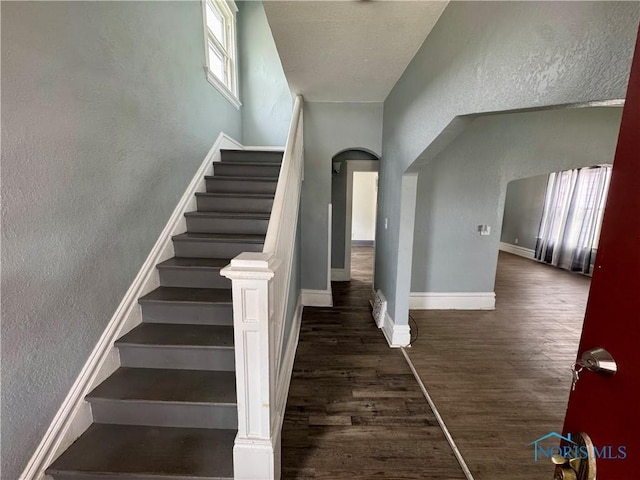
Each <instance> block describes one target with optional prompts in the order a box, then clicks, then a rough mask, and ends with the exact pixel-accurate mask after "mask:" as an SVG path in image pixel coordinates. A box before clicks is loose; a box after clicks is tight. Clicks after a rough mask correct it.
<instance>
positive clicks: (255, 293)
mask: <svg viewBox="0 0 640 480" xmlns="http://www.w3.org/2000/svg"><path fill="white" fill-rule="evenodd" d="M275 270H276V266H275V265H274V258H273V254H271V253H261V252H260V253H258V252H255V253H254V252H246V253H242V254H240V255H238V256H237V257H236V258H234V259H233V260H231V264H230V265H229V266H227V267H225V268H224V269H222V271H221V274H222V275H224V276H225V277H227V278H229V279H231V281H232V284H233V328H234V341H235V358H236V390H237V398H238V436H237V437H236V441H235V445H234V447H233V465H234V466H233V468H234V478H235V480H277V479H279V478H280V442H279V440H276V441H275V442H274V432H273V431H272V430H273V427H272V425H273V421H272V420H273V416H274V414H275V408H276V399H275V392H276V389H275V381H276V370H275V364H274V358H275V356H274V355H273V354H271V351H272V349H273V348H274V345H273V339H272V335H270V322H269V317H270V316H271V313H272V311H273V303H272V302H271V301H270V291H272V288H271V287H272V285H271V283H272V279H273V277H274V274H275ZM275 437H276V438H278V439H279V435H275Z"/></svg>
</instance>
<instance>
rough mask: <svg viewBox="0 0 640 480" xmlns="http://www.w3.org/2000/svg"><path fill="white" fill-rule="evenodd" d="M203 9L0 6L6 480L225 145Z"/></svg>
mask: <svg viewBox="0 0 640 480" xmlns="http://www.w3.org/2000/svg"><path fill="white" fill-rule="evenodd" d="M201 22H202V19H201V6H200V3H199V2H141V3H138V2H68V3H66V2H65V3H57V2H3V3H2V147H3V148H2V174H3V179H2V180H3V181H2V200H3V202H2V296H3V298H2V300H3V301H2V367H3V368H2V435H3V442H2V478H6V479H12V480H13V479H17V478H18V476H19V474H20V473H21V471H22V470H23V468H24V467H25V465H26V462H27V460H28V459H29V458H30V456H31V455H32V453H33V452H34V450H35V448H36V446H37V445H38V443H39V442H40V440H41V439H42V437H43V435H44V433H45V430H46V429H47V428H48V426H49V424H50V422H51V420H52V418H53V416H54V414H55V413H56V411H57V410H58V408H59V407H60V405H61V403H62V401H63V399H64V398H65V396H66V395H67V393H68V391H69V389H70V387H71V385H72V383H73V382H74V380H75V379H76V377H77V375H78V373H79V371H80V369H81V368H82V366H83V365H84V363H85V362H86V361H87V358H88V356H89V353H90V352H91V350H92V349H93V348H94V346H95V345H96V343H97V341H98V338H99V336H100V335H101V334H102V332H103V330H104V328H105V327H106V325H107V323H108V321H109V319H110V318H111V316H112V315H113V313H114V311H115V309H116V307H117V305H118V304H119V302H120V301H121V299H122V297H123V295H124V293H125V291H126V290H127V288H128V287H129V285H130V283H131V281H132V280H133V278H134V276H135V275H136V273H137V271H138V269H139V268H140V266H141V265H142V263H143V261H144V259H145V258H146V256H147V255H148V253H149V251H150V249H151V247H152V246H153V244H154V242H155V241H156V239H157V238H158V235H159V233H160V231H161V230H162V228H163V226H164V225H165V223H166V222H167V220H168V218H169V216H170V214H171V212H172V211H173V209H174V208H175V205H176V203H177V201H178V199H179V198H180V196H181V195H182V193H183V192H184V190H185V188H186V187H187V185H188V183H189V181H190V179H191V178H192V176H193V175H194V173H195V171H196V169H197V168H198V166H199V165H200V163H201V162H202V159H203V158H204V156H205V155H206V153H207V151H208V149H209V148H210V147H211V145H212V144H213V142H214V141H215V139H216V137H217V135H218V134H219V132H220V131H223V130H224V131H225V132H226V133H228V134H230V135H232V136H234V137H235V138H238V139H239V138H240V136H241V122H240V114H239V112H238V111H237V110H236V109H234V108H233V107H232V106H231V105H230V104H229V102H228V101H227V100H225V99H224V98H222V97H221V96H220V95H219V94H218V92H217V91H216V90H215V89H214V88H213V87H212V86H211V85H210V84H209V83H208V82H207V80H206V78H205V75H204V72H203V68H202V66H203V64H204V45H203V37H202V23H201Z"/></svg>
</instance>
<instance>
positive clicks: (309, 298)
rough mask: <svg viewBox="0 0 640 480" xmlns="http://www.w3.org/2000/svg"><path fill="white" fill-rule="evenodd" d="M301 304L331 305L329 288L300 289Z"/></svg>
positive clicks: (331, 297) (312, 305)
mask: <svg viewBox="0 0 640 480" xmlns="http://www.w3.org/2000/svg"><path fill="white" fill-rule="evenodd" d="M302 305H304V306H305V307H333V295H332V294H331V290H310V289H307V288H303V289H302Z"/></svg>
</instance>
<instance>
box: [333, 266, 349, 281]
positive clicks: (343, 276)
mask: <svg viewBox="0 0 640 480" xmlns="http://www.w3.org/2000/svg"><path fill="white" fill-rule="evenodd" d="M331 280H332V281H333V282H348V281H349V280H351V277H350V275H349V272H347V270H346V269H344V268H332V269H331Z"/></svg>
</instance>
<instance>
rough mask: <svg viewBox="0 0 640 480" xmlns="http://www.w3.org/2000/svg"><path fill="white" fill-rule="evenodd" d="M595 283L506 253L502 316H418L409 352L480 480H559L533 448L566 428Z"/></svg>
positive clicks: (499, 291) (500, 283)
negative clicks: (574, 372)
mask: <svg viewBox="0 0 640 480" xmlns="http://www.w3.org/2000/svg"><path fill="white" fill-rule="evenodd" d="M589 284H590V280H589V278H588V277H584V276H581V275H578V274H572V273H569V272H566V271H564V270H560V269H558V268H554V267H551V266H548V265H542V264H539V263H537V262H534V261H532V260H527V259H524V258H521V257H517V256H514V255H511V254H508V253H500V257H499V262H498V272H497V278H496V288H495V291H496V299H497V304H496V309H495V310H494V311H486V312H480V311H436V310H431V311H412V312H411V315H412V316H413V317H414V319H415V320H416V322H417V324H418V327H419V338H418V340H417V341H416V342H415V343H414V345H413V347H412V348H409V349H407V352H408V353H409V356H410V358H411V360H412V361H413V363H414V364H415V366H416V369H417V370H418V373H419V374H420V377H421V379H422V381H423V382H424V384H425V386H426V388H427V390H428V391H429V394H430V395H431V397H432V398H433V400H434V402H435V405H436V408H437V409H438V410H439V412H440V414H441V415H442V417H443V419H444V422H445V424H446V425H447V427H448V428H449V430H450V432H451V434H452V436H453V438H454V440H455V442H456V443H457V445H458V447H459V449H460V451H461V453H462V455H463V457H464V459H465V461H466V463H467V464H468V466H469V468H470V470H471V472H472V474H473V476H474V478H475V480H500V479H505V480H506V479H509V480H511V479H514V480H546V479H550V478H552V477H553V473H552V472H553V467H552V465H551V463H550V462H549V460H545V461H539V462H538V463H534V461H533V450H532V449H533V447H530V446H528V444H529V443H530V442H532V441H533V440H534V439H536V438H538V437H540V436H542V435H544V434H546V433H549V432H551V431H561V429H562V424H563V419H564V414H565V410H566V406H567V400H568V398H569V389H570V385H571V375H570V372H569V367H570V366H571V364H572V363H573V361H574V360H575V356H576V351H577V348H578V341H579V338H580V332H581V329H582V321H583V318H584V311H585V306H586V301H587V295H588V291H589ZM578 388H580V384H579V383H578ZM594 402H597V400H594ZM587 433H588V432H587Z"/></svg>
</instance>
